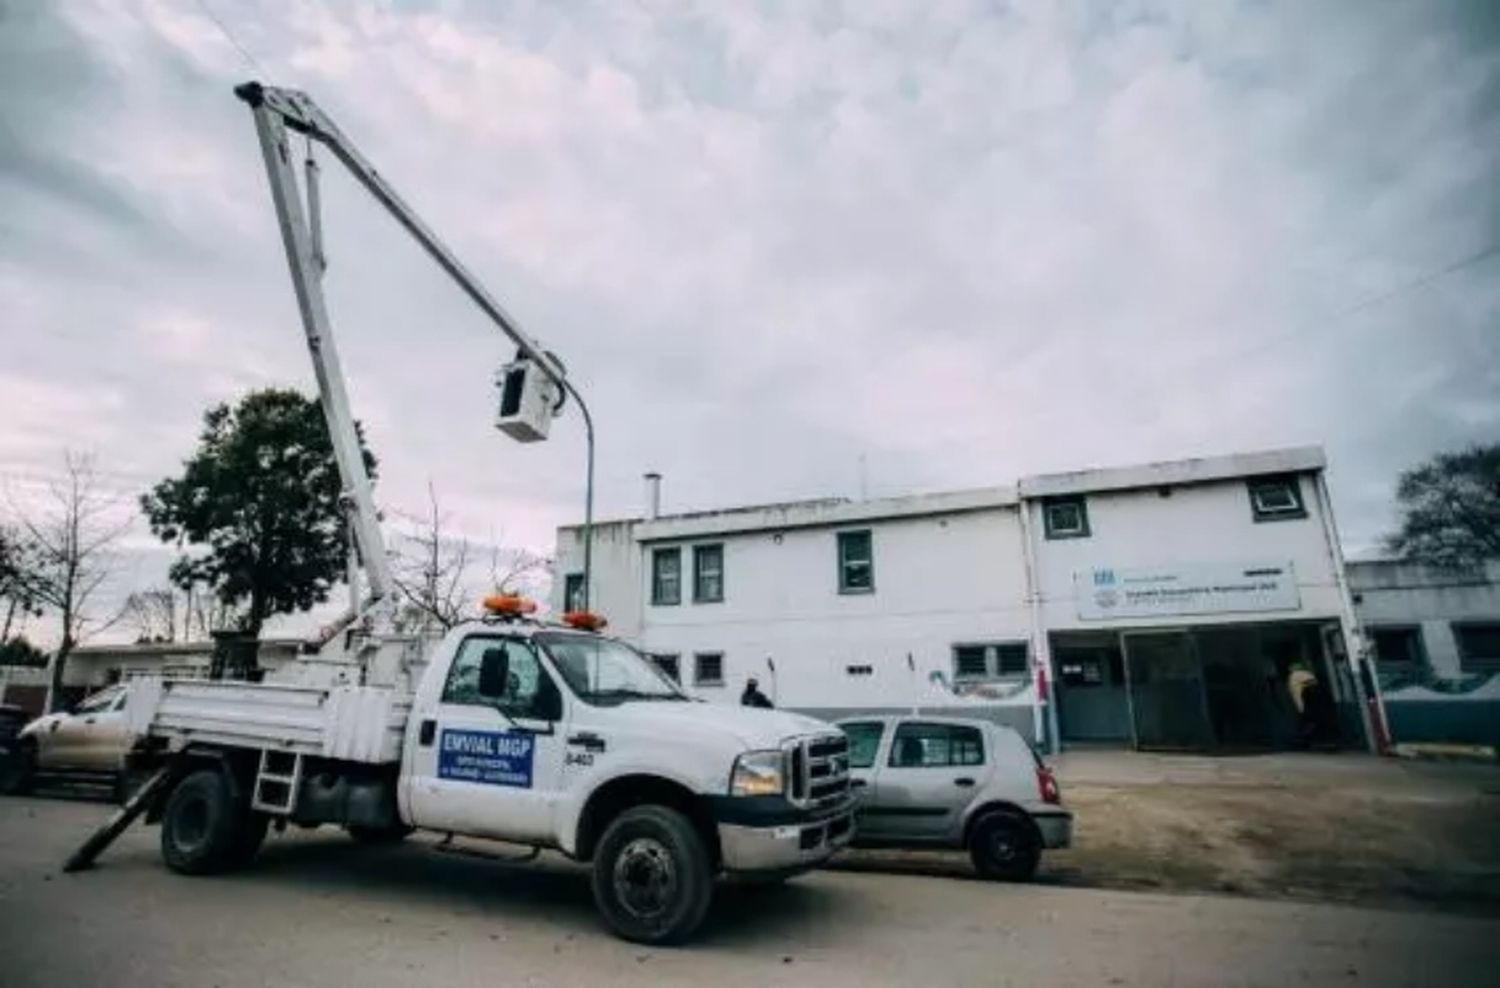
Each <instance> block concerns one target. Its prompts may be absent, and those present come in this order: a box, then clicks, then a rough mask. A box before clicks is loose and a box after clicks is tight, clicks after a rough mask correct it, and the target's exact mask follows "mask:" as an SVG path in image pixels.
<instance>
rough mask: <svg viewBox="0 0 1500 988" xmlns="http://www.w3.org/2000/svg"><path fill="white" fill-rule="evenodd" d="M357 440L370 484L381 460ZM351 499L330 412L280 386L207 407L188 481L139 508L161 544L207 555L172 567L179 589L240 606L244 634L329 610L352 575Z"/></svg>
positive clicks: (167, 485) (190, 555)
mask: <svg viewBox="0 0 1500 988" xmlns="http://www.w3.org/2000/svg"><path fill="white" fill-rule="evenodd" d="M360 442H361V449H362V450H363V451H364V457H365V466H366V468H367V469H368V470H369V471H370V475H371V477H373V476H374V474H375V457H374V455H372V454H371V453H370V451H369V450H368V449H365V448H364V446H363V436H361V440H360ZM342 489H343V484H342V482H341V480H340V478H339V472H338V466H337V463H336V462H335V460H334V456H333V445H332V443H331V442H330V440H329V437H328V426H327V423H326V422H325V420H324V418H323V409H322V406H321V404H320V403H319V402H317V401H315V400H311V399H308V398H306V397H304V396H303V395H302V394H300V393H298V392H296V391H291V390H286V389H275V388H271V389H266V390H262V391H253V392H251V393H250V394H248V395H246V396H245V397H244V398H242V399H241V400H240V402H239V404H238V405H235V406H234V407H233V408H231V407H229V406H228V405H218V406H216V407H214V408H211V409H209V411H208V412H207V413H206V414H205V415H204V417H203V433H202V435H201V436H200V438H199V441H198V449H197V451H196V452H195V453H194V454H193V456H192V458H191V459H189V460H187V461H186V463H184V464H183V471H182V475H181V476H179V477H171V478H168V479H166V480H163V481H161V482H160V483H159V484H157V485H156V486H155V487H154V488H152V490H151V491H150V492H149V493H148V494H146V495H145V496H144V497H142V498H141V508H142V510H143V511H144V512H145V515H146V519H147V521H149V522H150V524H151V530H152V531H153V532H155V533H156V535H157V536H158V537H160V538H161V540H162V541H163V542H169V543H178V544H179V545H181V544H183V543H186V544H187V545H190V546H193V547H196V548H197V549H198V550H199V551H197V552H187V553H184V554H183V555H182V556H181V557H180V558H178V560H177V561H176V562H175V563H173V565H172V569H171V573H170V575H171V579H172V582H173V583H175V584H176V585H177V586H179V587H181V588H182V589H184V590H191V589H192V588H195V587H197V588H200V589H201V588H207V589H208V591H209V592H210V593H212V594H213V595H214V596H216V597H217V598H218V599H219V600H220V601H221V602H222V603H223V604H225V605H228V606H230V607H233V608H235V612H236V613H238V614H239V615H240V618H239V624H240V629H239V630H241V631H244V632H246V633H248V634H250V635H259V633H260V629H261V625H262V624H263V623H264V622H265V619H266V618H267V617H269V616H271V615H273V614H285V613H291V612H293V611H299V610H303V611H305V610H307V609H309V608H311V607H312V606H313V605H315V604H319V603H321V602H323V601H325V600H327V599H328V593H329V590H330V589H331V588H332V587H333V585H334V584H335V583H337V582H338V581H339V580H340V579H341V578H342V577H343V575H344V571H345V565H346V563H347V561H348V551H349V550H348V538H347V535H346V530H345V524H344V513H343V509H342V508H341V506H340V503H339V496H340V492H341V491H342Z"/></svg>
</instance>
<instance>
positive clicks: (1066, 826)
mask: <svg viewBox="0 0 1500 988" xmlns="http://www.w3.org/2000/svg"><path fill="white" fill-rule="evenodd" d="M837 723H838V727H839V728H840V729H841V730H842V731H843V732H844V733H845V734H846V735H848V737H849V766H850V777H851V782H852V784H853V785H854V787H855V792H856V794H857V795H858V800H859V802H858V804H857V806H856V809H855V813H856V827H855V835H854V843H855V844H856V845H857V846H864V847H933V848H967V849H968V851H969V856H970V857H971V858H972V859H973V862H974V867H975V869H976V870H977V871H978V872H979V873H980V874H981V875H983V876H985V877H986V878H996V879H1005V880H1009V881H1024V880H1026V879H1029V878H1030V877H1031V876H1032V875H1034V874H1035V873H1036V868H1037V864H1038V862H1039V861H1040V860H1041V854H1042V851H1043V850H1044V849H1049V848H1060V847H1067V846H1068V845H1069V844H1070V843H1071V842H1072V839H1073V814H1072V813H1071V812H1069V811H1068V809H1067V808H1066V807H1064V806H1063V805H1062V793H1061V791H1060V790H1059V789H1058V785H1057V780H1056V778H1054V777H1053V775H1052V771H1051V769H1049V768H1048V767H1047V766H1046V764H1045V763H1044V762H1043V761H1042V760H1041V758H1040V757H1039V756H1038V755H1037V754H1036V752H1035V751H1033V750H1032V748H1031V745H1029V744H1027V743H1026V740H1025V739H1024V738H1022V737H1021V735H1019V734H1017V733H1016V732H1015V731H1013V730H1011V729H1010V728H1008V727H1001V726H1000V725H998V724H994V723H991V722H990V721H987V720H979V719H969V718H954V717H925V716H916V715H913V716H883V717H854V718H850V719H848V720H841V721H838V722H837Z"/></svg>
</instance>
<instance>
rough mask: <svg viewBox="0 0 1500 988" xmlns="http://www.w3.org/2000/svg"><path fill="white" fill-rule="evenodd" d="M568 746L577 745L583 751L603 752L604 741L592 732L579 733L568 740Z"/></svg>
mask: <svg viewBox="0 0 1500 988" xmlns="http://www.w3.org/2000/svg"><path fill="white" fill-rule="evenodd" d="M568 744H572V745H577V746H578V747H580V748H583V749H584V750H585V751H603V750H604V739H603V738H601V737H600V736H599V735H597V734H595V733H594V732H593V731H579V732H578V733H577V734H574V735H573V736H571V737H570V738H568Z"/></svg>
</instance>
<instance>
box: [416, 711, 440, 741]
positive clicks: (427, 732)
mask: <svg viewBox="0 0 1500 988" xmlns="http://www.w3.org/2000/svg"><path fill="white" fill-rule="evenodd" d="M436 734H437V721H435V720H432V719H431V718H428V719H427V720H424V721H422V726H421V728H419V729H418V731H417V744H419V745H421V746H422V747H424V748H426V747H428V746H429V745H431V744H432V739H433V737H434V736H436Z"/></svg>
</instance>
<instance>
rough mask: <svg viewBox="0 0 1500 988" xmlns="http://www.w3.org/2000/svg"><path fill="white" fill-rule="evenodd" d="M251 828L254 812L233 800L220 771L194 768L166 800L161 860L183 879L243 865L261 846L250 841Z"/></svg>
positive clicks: (231, 792) (251, 837) (262, 831)
mask: <svg viewBox="0 0 1500 988" xmlns="http://www.w3.org/2000/svg"><path fill="white" fill-rule="evenodd" d="M255 827H256V823H255V814H252V813H251V812H250V810H249V807H245V806H241V805H240V804H239V801H238V800H236V799H235V794H234V792H233V790H232V789H231V788H230V783H229V780H228V779H227V778H226V777H225V776H224V773H223V772H221V771H219V770H218V769H214V768H206V769H199V770H198V771H196V772H193V773H192V774H190V775H188V776H187V777H186V778H184V779H183V780H182V781H181V782H179V783H177V786H176V788H174V789H173V790H172V794H171V795H170V796H168V797H167V806H166V809H165V811H164V812H163V813H162V817H161V856H162V860H163V861H165V862H166V863H167V867H168V868H171V869H172V870H173V871H175V872H177V873H178V874H182V875H214V874H218V873H220V872H224V871H229V870H230V869H232V868H235V867H238V866H239V865H242V864H244V863H245V862H246V861H248V860H249V859H250V857H251V856H253V855H254V853H255V849H256V848H258V847H259V846H260V845H259V841H258V840H254V841H253V843H252V839H253V832H254V828H255ZM261 834H262V836H263V835H264V828H263V826H262V828H261ZM247 849H248V854H247Z"/></svg>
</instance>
